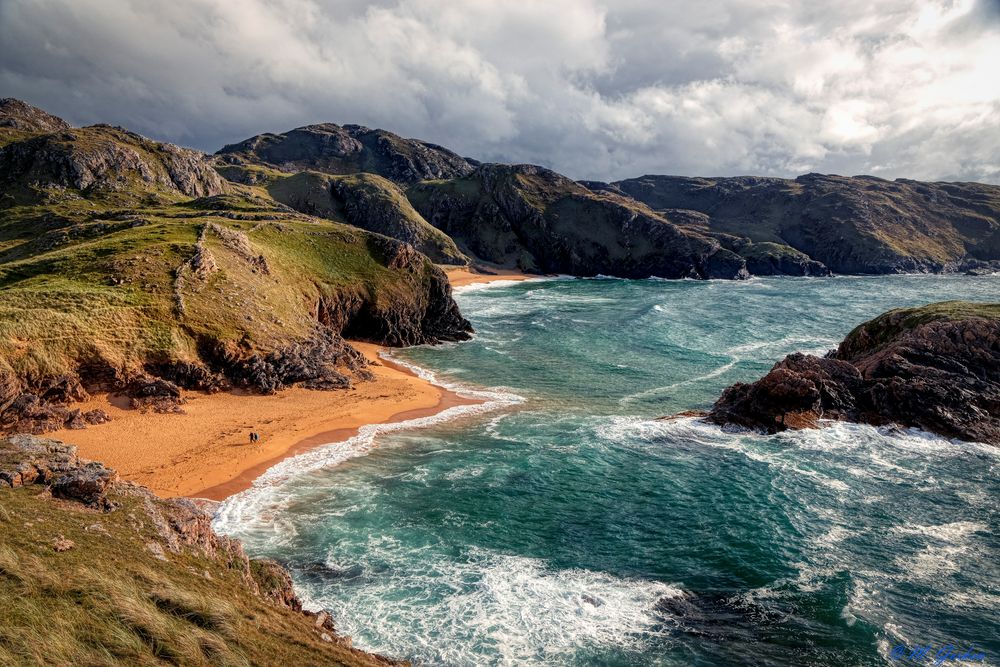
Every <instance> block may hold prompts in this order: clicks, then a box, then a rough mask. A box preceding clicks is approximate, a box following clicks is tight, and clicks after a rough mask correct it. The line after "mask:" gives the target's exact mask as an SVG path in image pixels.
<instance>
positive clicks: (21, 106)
mask: <svg viewBox="0 0 1000 667" xmlns="http://www.w3.org/2000/svg"><path fill="white" fill-rule="evenodd" d="M0 128H3V129H6V130H17V131H20V132H58V131H60V130H68V129H69V123H67V122H66V121H64V120H63V119H62V118H59V117H58V116H53V115H52V114H50V113H46V112H44V111H42V110H41V109H39V108H38V107H33V106H31V105H30V104H26V103H24V102H22V101H21V100H17V99H14V98H13V97H5V98H3V99H0Z"/></svg>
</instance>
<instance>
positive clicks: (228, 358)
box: [0, 126, 471, 433]
mask: <svg viewBox="0 0 1000 667" xmlns="http://www.w3.org/2000/svg"><path fill="white" fill-rule="evenodd" d="M384 183H385V184H386V185H387V186H391V183H388V182H384ZM0 184H2V185H3V186H4V194H3V201H2V202H0V287H2V290H0V428H4V429H7V430H14V431H30V432H36V433H37V432H44V431H46V430H51V429H56V428H62V427H64V426H69V427H74V428H76V427H83V426H86V425H88V424H93V423H100V422H101V421H103V420H104V419H106V415H103V414H100V413H80V411H78V410H76V409H74V408H73V403H74V402H76V401H80V400H84V399H86V398H87V394H88V392H90V391H94V390H107V391H116V392H121V393H123V394H125V395H126V396H127V397H128V399H129V401H130V402H131V403H132V404H133V405H134V406H135V407H137V408H139V409H156V410H182V409H183V408H181V407H180V405H181V404H182V403H183V395H182V390H184V389H201V390H209V391H212V390H218V389H226V388H229V387H246V388H251V389H255V390H258V391H263V392H271V391H275V390H278V389H280V388H281V387H283V386H287V385H291V384H302V385H304V386H306V387H311V388H317V389H330V388H337V387H346V386H349V385H350V384H351V382H354V381H363V380H364V379H366V378H367V377H368V372H367V371H366V370H365V368H364V366H365V362H364V360H363V359H362V357H361V356H360V355H359V354H358V353H357V352H356V351H355V350H354V349H353V348H352V347H351V346H350V345H349V344H347V343H345V341H344V339H343V336H344V335H349V336H351V337H354V338H359V339H363V340H370V341H373V342H379V343H383V344H387V345H411V344H417V343H430V342H437V341H445V340H460V339H463V338H467V337H468V336H469V332H470V331H471V327H470V326H469V323H468V322H467V321H466V320H465V319H464V318H463V317H462V316H461V314H460V313H459V312H458V308H457V306H456V305H455V302H454V300H453V299H452V297H451V289H450V286H449V284H448V281H447V278H446V276H445V274H444V273H443V272H442V271H441V270H440V269H439V268H438V267H437V266H435V265H434V263H433V262H432V261H431V260H430V259H428V258H427V257H426V256H425V255H423V254H421V253H420V252H418V251H416V250H415V249H414V248H413V246H411V245H409V244H407V243H404V242H402V241H398V240H395V239H391V238H388V237H386V236H383V235H380V234H372V233H369V232H367V231H364V230H362V229H360V228H358V227H357V226H352V225H349V224H343V223H340V222H334V221H332V220H327V219H323V218H320V217H315V216H311V215H305V214H302V213H299V212H296V211H295V210H293V209H291V208H289V207H288V206H286V205H283V204H281V203H280V202H278V201H276V200H275V199H274V198H273V197H272V196H271V195H270V194H269V193H268V191H267V190H266V188H263V187H255V186H248V185H244V184H242V183H229V182H227V181H225V180H224V179H222V178H221V177H220V176H219V175H218V173H217V172H216V171H215V170H214V169H213V168H212V165H211V164H210V162H209V160H208V159H206V158H205V156H203V155H202V154H200V153H197V152H195V151H188V150H186V149H180V148H177V147H175V146H170V145H168V144H160V143H157V142H153V141H151V140H148V139H145V138H143V137H140V136H138V135H135V134H132V133H130V132H127V131H125V130H122V129H119V128H111V127H106V126H95V127H90V128H80V129H60V130H58V131H56V132H50V133H44V132H42V133H37V132H36V133H32V134H31V135H30V136H27V137H24V138H20V139H16V140H14V141H11V142H10V143H8V144H6V145H5V146H3V147H2V148H0ZM359 187H361V186H359ZM393 187H394V186H393ZM396 192H397V193H398V191H396ZM359 197H360V195H359ZM373 198H376V196H375V195H373ZM404 201H405V200H404ZM387 206H388V205H387V204H385V202H381V203H380V202H376V203H374V204H373V206H372V211H373V212H377V211H379V210H382V208H385V207H387ZM380 207H382V208H380ZM346 208H351V209H352V210H357V211H358V212H357V213H356V214H351V215H356V218H357V220H356V221H360V218H361V217H363V216H364V215H365V213H364V211H361V210H360V209H362V208H364V207H363V206H361V205H359V204H357V203H356V202H355V205H354V206H346ZM411 210H412V209H411ZM414 215H415V214H414ZM372 217H373V218H379V216H378V215H377V214H376V213H372ZM434 231H436V230H434Z"/></svg>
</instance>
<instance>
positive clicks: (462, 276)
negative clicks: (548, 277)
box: [442, 266, 538, 287]
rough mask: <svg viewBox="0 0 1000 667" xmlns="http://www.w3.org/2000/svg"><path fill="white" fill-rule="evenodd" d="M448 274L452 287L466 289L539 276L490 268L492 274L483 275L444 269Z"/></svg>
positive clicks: (457, 269)
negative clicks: (477, 285) (478, 285)
mask: <svg viewBox="0 0 1000 667" xmlns="http://www.w3.org/2000/svg"><path fill="white" fill-rule="evenodd" d="M442 268H444V270H445V272H446V273H447V274H448V281H449V282H450V283H451V286H452V287H464V286H465V285H471V284H473V283H490V282H493V281H496V280H530V279H531V278H538V276H534V275H529V274H527V273H521V272H520V271H518V270H517V269H501V268H495V267H490V268H489V271H490V273H481V272H479V271H476V270H475V269H471V268H467V267H464V266H462V267H457V268H450V267H442Z"/></svg>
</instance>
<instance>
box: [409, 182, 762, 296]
mask: <svg viewBox="0 0 1000 667" xmlns="http://www.w3.org/2000/svg"><path fill="white" fill-rule="evenodd" d="M408 195H409V197H410V200H411V201H412V202H413V203H414V206H415V208H416V209H417V210H418V211H419V212H420V213H421V214H422V215H423V216H424V218H425V219H426V220H427V221H428V222H430V223H431V224H433V225H434V226H435V227H437V228H438V229H441V230H442V231H444V232H445V233H447V234H449V235H450V236H451V237H452V238H454V239H456V241H458V243H459V244H460V246H462V247H465V248H468V249H469V250H470V251H471V252H472V253H474V254H475V255H476V256H477V257H479V258H481V259H484V260H486V261H488V262H494V263H497V264H501V265H507V266H517V267H519V268H520V269H522V270H525V271H535V272H542V273H569V274H572V275H582V276H592V275H596V274H607V275H614V276H620V277H624V278H647V277H649V276H660V277H663V278H688V277H690V278H743V277H747V275H748V274H747V272H746V267H745V261H744V260H743V259H742V258H741V257H740V256H739V255H737V254H736V253H734V252H732V251H730V250H726V249H725V248H723V247H722V245H721V244H720V243H719V242H718V241H717V240H715V239H712V238H709V237H707V236H704V235H702V234H700V233H698V232H696V231H689V230H686V229H682V228H681V227H679V226H678V225H675V224H673V223H672V222H670V221H669V220H668V219H666V218H664V217H662V216H660V215H658V214H656V213H654V212H653V211H652V210H650V209H649V208H647V207H646V206H644V205H641V204H638V203H637V202H635V201H633V200H630V199H627V198H625V197H621V196H619V195H615V194H605V193H601V194H596V193H594V192H591V191H589V190H587V189H586V188H584V187H583V186H582V185H580V184H578V183H575V182H574V181H571V180H570V179H568V178H566V177H564V176H561V175H559V174H557V173H555V172H553V171H550V170H548V169H544V168H542V167H536V166H532V165H513V166H512V165H500V164H484V165H481V166H480V167H478V168H477V169H476V171H475V172H474V173H473V174H471V175H470V176H468V177H466V178H463V179H456V180H453V181H450V182H443V183H442V182H434V183H423V184H419V185H416V186H414V187H412V188H411V189H410V190H409V191H408Z"/></svg>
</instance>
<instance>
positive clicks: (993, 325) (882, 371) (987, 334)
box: [708, 301, 1000, 445]
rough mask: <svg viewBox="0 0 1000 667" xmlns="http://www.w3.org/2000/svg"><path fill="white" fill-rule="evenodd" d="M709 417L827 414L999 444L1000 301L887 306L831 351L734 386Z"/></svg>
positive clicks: (762, 426) (773, 422) (744, 421)
mask: <svg viewBox="0 0 1000 667" xmlns="http://www.w3.org/2000/svg"><path fill="white" fill-rule="evenodd" d="M708 419H709V420H710V421H712V422H715V423H717V424H723V425H735V426H739V427H744V428H750V429H754V430H758V431H763V432H766V433H775V432H778V431H783V430H786V429H796V428H809V427H815V426H818V425H819V422H820V420H823V419H831V420H846V421H853V422H863V423H867V424H873V425H884V424H898V425H901V426H907V427H916V428H919V429H923V430H925V431H930V432H932V433H937V434H939V435H943V436H945V437H948V438H958V439H962V440H968V441H974V442H985V443H989V444H993V445H1000V305H998V304H982V303H970V302H963V301H946V302H942V303H935V304H930V305H927V306H922V307H919V308H906V309H900V310H891V311H889V312H887V313H884V314H882V315H880V316H879V317H877V318H875V319H873V320H871V321H869V322H865V323H864V324H862V325H860V326H858V327H857V328H855V329H854V330H853V331H852V332H851V333H850V334H849V335H848V336H847V337H846V338H845V339H844V340H843V342H841V344H840V346H839V347H838V348H837V349H836V350H834V351H832V352H830V353H829V354H827V355H826V356H825V357H816V356H812V355H805V354H792V355H789V356H787V357H785V359H783V360H782V361H780V362H778V363H777V364H775V366H774V368H772V369H771V371H770V372H769V373H768V374H767V375H765V376H764V377H763V378H761V379H760V380H757V381H756V382H753V383H750V384H744V383H739V384H735V385H733V386H731V387H729V388H728V389H726V390H725V391H724V392H723V394H722V396H721V397H720V398H719V400H718V401H717V402H716V404H715V406H714V407H713V408H712V411H711V412H710V413H709V416H708Z"/></svg>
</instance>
